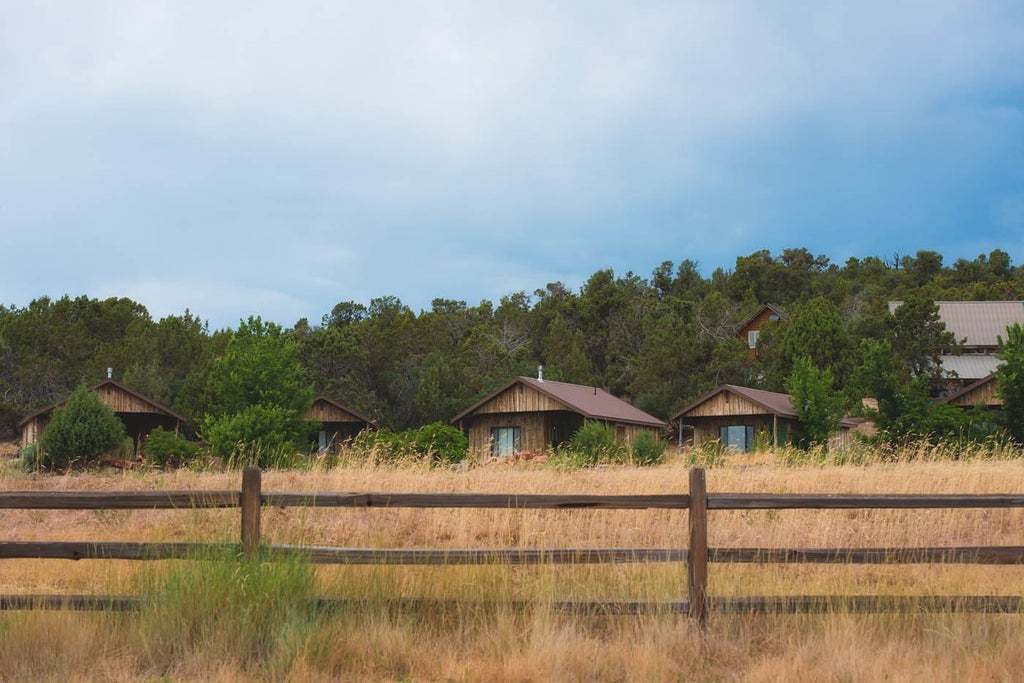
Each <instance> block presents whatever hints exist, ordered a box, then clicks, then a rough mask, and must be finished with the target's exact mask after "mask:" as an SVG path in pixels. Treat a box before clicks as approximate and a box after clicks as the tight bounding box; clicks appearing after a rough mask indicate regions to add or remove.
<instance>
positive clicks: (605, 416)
mask: <svg viewBox="0 0 1024 683" xmlns="http://www.w3.org/2000/svg"><path fill="white" fill-rule="evenodd" d="M516 384H523V385H525V386H527V387H530V388H531V389H533V390H535V391H537V392H539V393H541V394H543V395H545V396H547V397H548V398H550V399H552V400H553V401H556V402H557V403H560V404H562V405H563V406H565V408H566V409H567V410H570V411H572V412H574V413H579V414H580V415H582V416H583V417H587V418H590V419H592V420H605V421H608V422H622V423H626V424H637V425H645V426H649V427H667V426H668V424H667V423H665V422H663V421H662V420H659V419H658V418H656V417H654V416H653V415H648V414H647V413H645V412H644V411H642V410H640V409H639V408H637V407H636V406H633V405H631V404H629V403H627V402H626V401H623V400H622V399H621V398H618V397H616V396H613V395H612V394H611V393H609V392H607V391H605V390H604V389H598V388H597V387H588V386H585V385H582V384H569V383H568V382H553V381H551V380H546V379H545V380H539V379H534V378H533V377H516V378H515V379H513V380H511V381H510V382H508V383H507V384H505V386H503V387H501V388H500V389H498V390H496V391H494V392H492V393H490V394H488V395H487V396H485V397H484V398H482V399H480V400H479V401H477V402H476V403H474V404H473V405H471V406H470V407H468V408H466V409H465V410H463V411H462V412H461V413H459V414H458V415H456V416H455V417H453V418H452V419H451V422H453V423H454V422H458V421H459V420H461V419H463V418H464V417H466V416H467V415H469V414H470V413H472V412H474V411H476V410H477V409H478V408H479V407H480V406H482V405H484V404H485V403H487V402H489V401H491V400H492V399H493V398H494V397H496V396H498V395H499V394H502V393H504V392H505V391H507V390H508V389H510V388H511V387H513V386H515V385H516Z"/></svg>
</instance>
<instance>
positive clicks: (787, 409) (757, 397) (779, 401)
mask: <svg viewBox="0 0 1024 683" xmlns="http://www.w3.org/2000/svg"><path fill="white" fill-rule="evenodd" d="M723 392H729V393H732V394H736V395H737V396H741V397H743V398H745V399H747V400H748V401H750V402H751V403H753V404H755V405H758V406H761V407H762V408H764V410H765V412H766V413H771V414H773V415H778V416H779V417H789V418H793V419H796V411H795V410H793V401H792V399H791V398H790V395H789V394H779V393H777V392H774V391H764V390H763V389H750V388H749V387H741V386H737V385H735V384H723V385H722V386H720V387H719V388H717V389H715V390H714V391H712V392H710V393H708V394H705V395H704V396H701V397H700V398H698V399H697V400H696V401H694V402H693V403H691V404H690V405H688V406H686V407H685V408H683V409H682V410H680V411H678V412H677V413H676V414H675V415H673V416H672V417H671V418H670V419H672V420H678V419H679V418H680V417H682V416H683V415H684V414H685V413H688V412H690V411H691V410H693V409H694V408H696V407H697V406H699V405H700V404H701V403H704V402H705V401H708V400H710V399H712V398H714V397H715V396H718V395H719V394H721V393H723Z"/></svg>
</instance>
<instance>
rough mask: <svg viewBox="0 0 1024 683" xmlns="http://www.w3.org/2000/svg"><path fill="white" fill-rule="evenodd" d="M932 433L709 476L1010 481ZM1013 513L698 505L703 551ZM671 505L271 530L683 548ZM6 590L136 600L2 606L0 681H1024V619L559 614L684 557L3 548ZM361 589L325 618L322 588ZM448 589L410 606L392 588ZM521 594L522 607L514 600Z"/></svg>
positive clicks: (668, 487)
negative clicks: (62, 608) (377, 562)
mask: <svg viewBox="0 0 1024 683" xmlns="http://www.w3.org/2000/svg"><path fill="white" fill-rule="evenodd" d="M943 455H944V454H942V453H937V452H934V451H931V450H929V449H927V448H922V449H919V450H916V451H913V452H902V453H899V454H896V457H893V454H885V453H883V454H877V455H874V456H872V455H871V454H861V455H859V456H858V457H857V458H855V459H848V460H846V461H845V462H857V463H858V464H856V465H852V464H836V463H835V462H831V463H830V462H825V463H824V464H821V463H820V461H818V460H816V459H814V458H812V459H809V460H805V461H803V462H802V464H800V463H798V464H796V465H794V462H796V460H797V459H796V458H795V457H794V454H792V453H788V452H785V451H778V452H769V453H762V454H756V455H753V456H745V457H742V458H741V457H733V458H731V459H730V461H729V462H727V463H725V464H724V465H722V466H720V467H714V468H712V469H711V470H709V472H708V488H709V490H710V491H713V492H714V491H737V492H770V493H787V492H789V493H858V492H861V493H1007V492H1020V491H1022V490H1024V461H1021V460H1018V459H1015V458H1012V457H1010V456H1013V455H1019V454H1014V453H1012V452H1001V453H996V454H993V453H992V452H979V453H966V454H965V453H958V455H959V456H960V459H958V460H951V459H949V457H948V455H949V454H948V453H947V454H945V455H946V457H945V458H944V457H942V456H943ZM239 482H240V474H239V473H237V472H228V473H218V472H190V471H176V472H166V473H163V472H149V473H116V474H111V473H91V474H80V475H62V476H45V475H28V474H22V473H20V472H17V471H16V470H15V469H14V468H7V469H4V470H3V471H2V472H0V486H2V487H3V488H6V489H46V490H55V489H64V490H86V489H93V490H128V489H153V488H159V489H183V488H205V489H218V488H238V486H239ZM263 487H264V490H265V491H332V492H339V491H393V492H415V491H424V492H427V491H429V492H470V491H472V492H492V493H605V494H639V493H644V494H657V493H680V492H685V491H686V489H687V463H686V461H685V458H683V457H680V458H678V459H676V460H675V461H673V462H671V463H668V464H666V465H663V466H660V467H655V468H630V467H612V468H605V469H599V470H558V469H551V468H545V467H516V466H508V465H492V466H485V467H471V468H468V469H464V470H459V471H453V470H439V469H431V468H429V467H426V466H423V465H418V464H406V465H404V466H383V465H380V464H378V463H372V462H371V463H367V462H365V461H362V460H358V459H354V458H353V459H350V460H348V461H346V462H345V463H344V464H343V465H340V466H335V467H331V468H314V469H312V470H310V471H304V472H299V471H274V472H266V473H265V474H264V479H263ZM0 514H2V520H3V522H2V523H3V527H4V538H5V539H6V540H58V539H63V540H139V541H170V540H177V541H197V540H224V541H228V540H234V539H237V537H238V534H239V529H238V512H237V510H179V511H95V512H93V511H20V510H19V511H15V510H6V511H3V512H2V513H0ZM1022 514H1024V513H1022V512H1021V511H1018V510H959V511H956V510H903V511H883V510H875V511H872V510H864V511H862V510H849V511H800V510H793V511H778V512H769V511H748V512H739V511H737V512H731V511H712V512H711V513H710V518H709V534H710V542H711V544H712V545H717V546H785V547H835V546H844V545H850V546H876V545H878V546H900V545H904V546H923V545H958V544H962V545H974V544H985V545H989V544H991V545H1003V544H1005V545H1019V544H1021V538H1020V534H1021V529H1022V524H1021V522H1022V521H1024V520H1022ZM686 524H687V520H686V514H685V512H683V511H665V510H658V511H610V510H608V511H594V510H588V511H543V510H469V509H466V510H461V509H460V510H416V509H352V510H349V509H302V508H287V509H279V508H270V509H265V510H264V514H263V536H264V539H265V540H266V541H268V542H270V543H305V544H314V545H331V546H353V547H422V548H486V547H537V548H543V547H684V546H685V544H686V536H685V534H686ZM2 567H3V571H2V572H0V593H5V594H9V593H108V594H135V595H142V596H145V597H146V600H145V603H144V605H145V606H144V609H143V610H142V611H140V612H138V613H128V614H120V615H112V614H105V613H66V612H8V613H0V679H4V680H25V679H35V680H39V679H58V678H59V679H72V680H74V679H100V680H134V679H139V678H143V679H145V678H161V677H166V678H168V679H172V680H200V679H219V680H252V679H264V680H287V679H291V680H338V679H359V680H522V681H540V680H627V681H628V680H635V681H640V680H643V681H658V680H666V681H667V680H687V679H691V680H708V679H717V680H754V681H758V680H808V681H810V680H814V681H817V680H877V679H887V680H920V679H921V678H926V677H928V678H933V679H935V680H965V679H971V680H1014V679H1015V678H1016V677H1017V676H1018V675H1019V673H1020V672H1021V671H1024V636H1022V635H1021V633H1022V629H1021V617H1020V616H1019V615H967V614H880V615H851V614H833V615H798V616H756V617H755V616H745V617H744V616H723V615H712V620H711V630H710V633H709V634H708V635H707V636H701V635H700V634H699V633H698V632H696V631H695V630H694V627H693V625H692V623H690V621H689V620H687V619H686V618H685V617H681V616H674V615H651V616H644V617H607V616H604V617H600V616H598V617H572V616H566V615H562V614H559V613H557V612H555V611H552V610H550V609H548V608H547V605H549V604H550V603H551V602H553V601H558V600H574V599H620V598H621V599H642V600H654V601H664V600H675V599H681V598H684V597H685V592H686V583H685V575H686V569H685V566H684V565H676V564H646V565H612V566H604V565H579V566H540V567H504V566H484V567H365V566H318V567H310V566H305V565H303V564H301V563H295V562H273V563H271V562H256V563H239V562H237V561H236V560H235V559H234V558H226V559H225V558H218V557H207V558H200V559H197V560H194V561H188V562H152V563H131V562H104V561H89V562H77V563H76V562H65V561H26V560H19V561H5V562H3V564H2ZM710 576H711V592H712V594H713V595H719V596H725V595H751V594H768V595H786V594H793V595H797V594H836V595H841V594H882V595H913V594H944V593H945V594H965V593H966V594H999V595H1022V594H1024V570H1022V569H1021V568H1018V567H975V566H969V565H953V566H933V565H917V566H910V567H886V566H815V565H806V566H804V565H792V566H782V565H766V566H754V565H718V564H714V565H712V566H711V568H710ZM314 595H315V596H324V597H331V598H338V599H349V600H361V601H363V603H362V605H361V606H358V607H351V608H349V609H341V610H337V611H333V612H313V611H312V610H309V609H307V608H308V605H309V602H310V600H311V599H312V596H314ZM402 598H423V599H437V600H441V601H451V602H444V603H443V604H441V603H439V604H438V605H437V606H435V607H430V606H429V605H430V604H431V603H429V602H424V603H422V605H423V606H421V607H420V608H418V609H406V610H399V609H396V608H394V606H393V603H394V601H395V600H396V599H402ZM513 601H527V602H529V603H531V604H534V605H535V607H533V608H530V609H518V608H516V607H515V603H513Z"/></svg>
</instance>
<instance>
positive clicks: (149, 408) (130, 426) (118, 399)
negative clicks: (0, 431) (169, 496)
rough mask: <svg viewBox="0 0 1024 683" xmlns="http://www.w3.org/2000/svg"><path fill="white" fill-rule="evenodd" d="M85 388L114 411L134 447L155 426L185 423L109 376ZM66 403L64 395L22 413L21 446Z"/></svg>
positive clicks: (178, 427) (35, 437)
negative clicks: (53, 401)
mask: <svg viewBox="0 0 1024 683" xmlns="http://www.w3.org/2000/svg"><path fill="white" fill-rule="evenodd" d="M89 391H91V392H93V393H94V394H96V395H97V396H98V397H99V398H100V400H101V401H103V403H105V404H106V405H107V406H109V407H110V409H111V410H112V411H114V415H116V416H117V418H118V419H119V420H121V423H122V424H124V431H125V434H126V435H128V436H130V437H131V438H132V440H133V441H135V444H136V446H138V444H139V443H140V442H141V441H142V440H143V439H145V438H146V436H148V435H149V433H150V432H151V431H153V430H154V429H156V428H157V427H163V428H164V429H166V430H168V431H173V432H178V431H180V430H181V428H182V427H183V426H184V425H185V424H186V422H188V421H187V420H186V419H185V418H184V417H182V416H181V415H179V414H178V413H176V412H174V411H173V410H171V409H170V408H168V407H167V406H165V405H163V404H161V403H158V402H157V401H154V400H153V399H151V398H147V397H146V396H143V395H142V394H140V393H139V392H137V391H134V390H132V389H129V388H128V387H126V386H124V385H123V384H121V383H120V382H117V381H115V380H112V379H105V380H103V381H102V382H100V383H99V384H97V385H96V386H94V387H92V388H91V389H89ZM66 402H67V399H66V398H64V399H61V400H60V401H57V402H56V403H52V404H50V405H48V406H46V407H44V408H40V409H39V410H36V411H35V412H32V413H29V414H28V415H27V416H25V417H24V418H23V419H22V420H21V422H19V423H18V431H19V433H20V439H21V445H22V446H27V445H29V444H31V443H35V442H36V441H38V440H39V437H40V436H41V435H42V433H43V431H44V430H45V429H46V425H47V424H49V422H50V418H51V417H53V412H54V411H55V410H57V409H58V408H60V407H61V406H63V405H64V404H65V403H66Z"/></svg>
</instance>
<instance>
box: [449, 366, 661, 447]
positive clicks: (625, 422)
mask: <svg viewBox="0 0 1024 683" xmlns="http://www.w3.org/2000/svg"><path fill="white" fill-rule="evenodd" d="M592 420H596V421H598V422H602V423H605V424H608V425H611V426H612V427H613V428H614V429H615V434H616V436H617V437H618V438H619V439H621V440H622V441H625V442H627V443H629V442H631V441H632V440H633V439H634V438H635V437H636V435H637V434H639V433H640V432H643V431H647V432H651V433H652V434H654V435H655V437H659V438H660V432H661V430H662V429H663V428H667V426H668V425H666V424H665V423H664V422H662V421H661V420H658V419H657V418H655V417H652V416H650V415H648V414H647V413H644V412H643V411H641V410H639V409H637V408H635V407H633V406H632V405H630V404H629V403H628V402H626V401H623V400H622V399H619V398H616V397H614V396H612V395H611V394H609V393H608V392H607V391H606V390H604V389H598V388H595V387H588V386H584V385H578V384H567V383H565V382H545V381H542V380H540V379H536V380H535V379H533V378H528V377H519V378H517V379H514V380H512V381H511V382H509V383H508V384H507V385H505V386H504V387H502V388H501V389H498V390H497V391H495V392H494V393H492V394H491V395H489V396H487V397H486V398H484V399H482V400H481V401H479V402H478V403H476V404H474V405H473V406H470V407H469V408H467V409H466V410H464V411H463V412H461V413H459V414H458V415H456V416H455V417H454V418H452V420H451V421H452V423H453V424H455V425H457V426H458V427H459V429H461V430H462V431H463V432H464V433H465V434H466V436H467V437H469V446H470V451H471V453H472V454H473V455H476V456H487V455H490V454H497V453H495V451H499V452H500V454H501V455H507V454H511V453H514V452H517V453H530V454H535V455H536V454H540V453H544V452H545V451H547V450H549V449H551V448H552V447H556V446H560V445H561V444H563V443H565V442H566V441H568V440H569V438H570V437H572V435H573V434H574V433H575V432H576V431H577V430H578V429H579V428H580V427H582V426H583V425H584V423H586V422H589V421H592ZM495 430H498V431H495ZM496 436H497V437H498V439H499V441H502V442H503V443H502V444H501V447H500V448H498V449H495V448H494V441H495V437H496Z"/></svg>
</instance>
